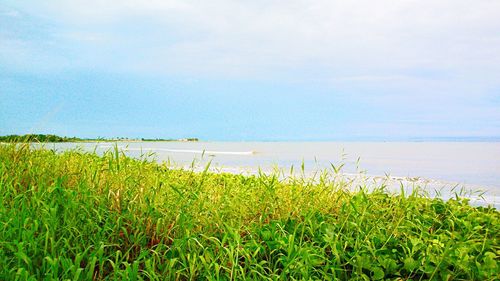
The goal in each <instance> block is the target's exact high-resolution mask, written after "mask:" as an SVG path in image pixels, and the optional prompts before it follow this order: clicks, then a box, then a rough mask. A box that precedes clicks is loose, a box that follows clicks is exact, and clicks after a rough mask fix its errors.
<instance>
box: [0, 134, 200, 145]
mask: <svg viewBox="0 0 500 281" xmlns="http://www.w3.org/2000/svg"><path fill="white" fill-rule="evenodd" d="M137 140H138V139H130V138H123V137H118V138H112V139H105V138H97V139H90V138H86V139H82V138H76V137H60V136H56V135H44V134H27V135H7V136H0V142H41V143H45V142H83V141H137ZM140 140H141V141H198V139H197V138H186V139H161V138H156V139H145V138H142V139H140Z"/></svg>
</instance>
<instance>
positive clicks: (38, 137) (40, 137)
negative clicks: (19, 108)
mask: <svg viewBox="0 0 500 281" xmlns="http://www.w3.org/2000/svg"><path fill="white" fill-rule="evenodd" d="M81 140H82V139H79V138H75V137H71V138H70V137H60V136H56V135H44V134H27V135H7V136H0V141H2V142H75V141H81Z"/></svg>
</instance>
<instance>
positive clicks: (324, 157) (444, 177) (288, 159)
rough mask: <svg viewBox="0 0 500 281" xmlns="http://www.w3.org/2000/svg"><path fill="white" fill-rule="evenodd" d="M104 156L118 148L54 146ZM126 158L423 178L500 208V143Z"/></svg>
mask: <svg viewBox="0 0 500 281" xmlns="http://www.w3.org/2000/svg"><path fill="white" fill-rule="evenodd" d="M52 145H54V146H55V147H56V148H57V149H67V148H72V147H75V146H79V147H82V148H83V149H85V150H93V149H96V151H97V152H103V151H105V150H109V149H111V148H112V147H113V146H114V145H115V143H77V144H72V143H62V144H52ZM116 145H118V147H119V148H120V149H121V150H123V151H124V152H125V153H126V154H128V155H130V156H133V157H139V156H140V155H143V154H148V153H154V157H155V159H156V160H157V161H170V162H171V163H175V164H176V165H178V166H183V167H186V166H189V165H190V164H191V163H192V162H193V160H195V163H196V165H198V166H203V165H205V164H206V163H207V162H208V161H212V164H211V166H212V167H219V168H223V170H224V171H229V172H237V173H239V172H242V171H245V172H248V173H252V172H255V171H257V170H258V169H259V168H260V169H262V170H263V171H265V172H269V171H271V170H272V169H273V168H274V167H279V168H282V169H284V170H289V169H290V167H291V166H294V168H295V170H300V169H301V166H302V165H304V169H305V171H306V172H307V173H312V172H313V171H317V170H321V169H331V164H334V165H336V166H338V165H340V164H342V163H343V164H344V169H343V171H344V173H346V174H348V175H356V174H360V173H361V174H363V175H366V176H368V177H377V176H386V175H390V176H391V177H393V178H394V179H401V178H403V179H415V178H419V179H421V183H423V184H425V185H428V186H429V187H432V188H439V187H441V186H443V187H444V186H446V187H449V188H451V187H454V186H455V185H459V186H464V187H467V188H470V189H474V190H484V191H485V192H486V193H485V195H484V198H486V200H487V201H488V202H489V203H492V204H493V205H495V206H497V208H498V206H500V142H118V143H116Z"/></svg>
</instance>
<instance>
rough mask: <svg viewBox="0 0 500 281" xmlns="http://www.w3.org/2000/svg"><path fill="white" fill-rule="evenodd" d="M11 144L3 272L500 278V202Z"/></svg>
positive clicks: (3, 192)
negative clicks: (492, 204) (499, 205)
mask: <svg viewBox="0 0 500 281" xmlns="http://www.w3.org/2000/svg"><path fill="white" fill-rule="evenodd" d="M350 190H352V187H350V186H348V184H347V183H346V182H344V181H342V180H339V179H334V177H333V174H329V173H324V174H322V175H321V177H320V178H317V179H316V181H314V182H313V181H311V180H308V179H301V178H295V179H287V180H280V179H279V177H277V176H276V175H267V176H266V175H259V176H240V175H231V174H213V173H209V172H207V171H205V172H198V173H197V172H193V171H190V170H178V169H170V168H169V167H167V166H165V165H160V164H157V163H154V162H151V161H149V160H147V159H144V160H135V159H131V158H128V157H125V156H124V155H122V154H121V153H120V152H118V151H117V150H115V151H110V152H108V153H106V154H105V155H103V156H98V155H95V154H92V153H86V152H81V151H69V152H65V153H62V154H59V153H55V152H54V151H51V150H33V149H30V148H29V146H28V145H23V144H18V145H12V144H9V145H0V200H1V204H0V280H16V279H17V280H41V279H48V280H51V279H54V280H62V279H68V280H92V279H94V280H96V279H97V280H100V279H111V280H115V279H119V280H122V279H125V280H188V279H189V280H192V279H196V280H198V279H210V280H218V279H221V280H229V279H237V280H241V279H272V280H288V279H321V280H330V279H340V280H346V279H353V280H378V279H389V280H427V279H434V280H498V278H499V264H498V259H499V256H500V245H499V234H500V213H499V212H498V210H496V209H493V208H481V207H478V208H476V207H472V206H470V205H468V203H467V201H466V200H463V199H458V198H457V199H456V200H450V201H448V202H443V201H442V200H440V199H431V198H428V197H426V196H425V195H424V194H422V192H418V191H415V192H413V193H412V194H405V195H402V194H400V195H390V194H388V193H386V192H385V191H384V189H383V188H382V187H381V188H375V189H371V190H372V191H370V192H367V191H366V189H364V188H358V189H357V190H358V191H356V192H353V191H350Z"/></svg>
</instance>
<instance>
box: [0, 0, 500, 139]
mask: <svg viewBox="0 0 500 281" xmlns="http://www.w3.org/2000/svg"><path fill="white" fill-rule="evenodd" d="M499 14H500V2H499V1H489V0H475V1H465V0H442V1H388V0H382V1H369V0H355V1H336V0H335V1H330V0H328V1H327V0H321V1H296V0H291V1H273V0H271V1H222V0H215V1H187V0H183V1H177V0H170V1H159V0H149V1H132V0H124V1H102V0H101V1H98V0H89V1H79V0H75V1H55V0H48V1H12V0H4V1H2V2H1V3H0V109H1V110H0V134H10V133H17V134H22V133H55V134H59V135H67V136H80V137H97V136H101V137H114V136H124V137H148V138H150V137H165V138H169V137H171V138H181V137H199V138H201V139H205V140H356V139H381V140H391V139H392V140H400V139H413V138H436V137H459V138H460V137H499V136H500V32H499V30H500V18H499V17H498V15H499Z"/></svg>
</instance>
